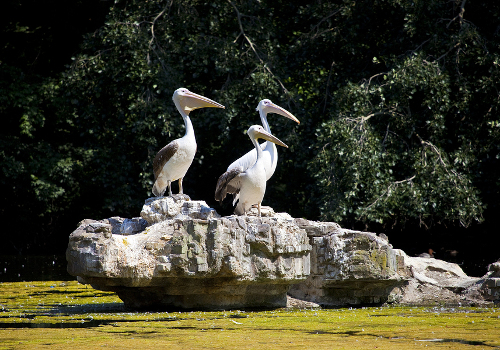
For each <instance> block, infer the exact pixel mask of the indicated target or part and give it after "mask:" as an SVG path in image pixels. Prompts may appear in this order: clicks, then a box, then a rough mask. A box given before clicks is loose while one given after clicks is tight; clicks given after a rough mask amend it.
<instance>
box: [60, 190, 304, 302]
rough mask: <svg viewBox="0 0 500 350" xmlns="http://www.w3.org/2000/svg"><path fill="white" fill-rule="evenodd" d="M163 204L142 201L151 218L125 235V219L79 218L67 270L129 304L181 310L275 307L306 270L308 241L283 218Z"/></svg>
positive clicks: (292, 224) (295, 227) (199, 206)
mask: <svg viewBox="0 0 500 350" xmlns="http://www.w3.org/2000/svg"><path fill="white" fill-rule="evenodd" d="M169 202H170V201H169V200H168V199H167V200H154V201H149V202H147V204H146V206H147V207H148V208H146V209H143V212H142V213H141V216H142V217H143V218H146V219H150V220H151V222H155V221H158V222H156V223H154V224H152V225H150V226H147V227H145V229H144V230H142V231H138V232H136V233H135V234H133V235H127V236H124V235H123V234H121V232H122V231H123V229H122V228H123V225H124V223H125V222H126V221H125V220H119V219H117V218H112V219H106V220H102V221H92V220H85V221H84V222H82V224H81V225H80V226H79V227H78V228H77V229H76V230H75V231H74V232H73V233H72V234H71V235H70V238H69V245H68V249H67V252H66V256H67V259H68V272H69V273H70V274H72V275H74V276H78V280H79V281H80V282H81V283H87V284H91V285H92V286H93V287H94V288H96V289H100V290H109V291H114V292H116V293H117V294H118V296H119V297H120V298H121V299H122V300H123V301H124V303H125V304H126V305H127V306H129V307H131V308H151V307H167V308H184V309H193V308H196V309H227V308H243V307H247V308H248V307H283V306H286V292H287V290H288V288H289V286H290V284H293V283H298V282H300V281H302V280H304V279H305V278H306V277H307V276H308V275H309V270H310V257H309V255H310V254H309V252H310V250H311V246H310V245H309V240H308V238H307V235H306V232H305V231H304V230H302V229H300V228H299V227H298V226H297V225H296V224H295V223H294V221H293V219H291V218H289V217H288V216H286V215H285V216H283V217H280V216H279V215H278V216H275V217H263V218H257V217H250V216H248V217H241V216H229V217H224V218H219V217H218V215H217V214H216V213H215V212H213V210H207V209H203V208H204V207H205V206H206V204H204V202H200V203H199V205H198V204H197V203H188V206H189V208H198V209H200V210H194V211H185V212H182V209H179V210H172V212H171V213H168V208H167V206H166V205H165V204H168V205H170V204H171V203H169ZM175 204H176V203H174V205H175ZM151 207H153V208H151ZM177 207H178V208H184V207H185V204H184V203H181V204H180V205H177ZM158 208H160V209H158ZM161 208H163V209H161ZM165 208H167V209H165ZM153 209H154V210H153ZM208 209H209V208H208ZM155 211H156V212H155ZM160 211H161V213H159V212H160ZM145 212H148V213H150V214H149V215H143V214H144V213H145ZM151 213H152V214H151ZM204 213H208V216H206V217H207V219H200V218H199V217H200V215H204ZM155 215H156V216H155ZM159 215H164V217H163V218H162V220H163V221H161V220H159V219H157V216H159ZM193 217H194V218H193ZM118 226H119V227H118Z"/></svg>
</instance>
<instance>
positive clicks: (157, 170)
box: [152, 88, 226, 197]
mask: <svg viewBox="0 0 500 350" xmlns="http://www.w3.org/2000/svg"><path fill="white" fill-rule="evenodd" d="M172 100H173V101H174V103H175V106H176V107H177V110H178V111H179V113H180V114H181V115H182V118H183V119H184V125H185V126H186V134H185V135H184V136H183V137H181V138H180V139H176V140H174V141H172V142H170V143H169V144H168V145H166V146H165V147H163V148H162V149H161V150H160V152H158V153H157V154H156V156H155V159H154V160H153V172H154V175H155V183H154V185H153V189H152V192H153V194H154V195H155V196H156V197H161V196H163V194H164V193H165V190H166V188H167V186H168V194H169V196H172V188H171V183H172V181H175V180H179V194H183V190H182V179H183V178H184V176H185V175H186V173H187V171H188V169H189V167H190V166H191V163H192V162H193V159H194V155H195V153H196V149H197V146H196V138H195V136H194V129H193V124H192V123H191V119H189V113H190V112H191V111H193V110H195V109H197V108H204V107H215V108H226V107H224V106H223V105H221V104H220V103H217V102H215V101H212V100H211V99H209V98H206V97H204V96H201V95H198V94H195V93H193V92H191V91H189V90H188V89H185V88H180V89H177V90H175V91H174V95H173V96H172Z"/></svg>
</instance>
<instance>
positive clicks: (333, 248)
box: [289, 219, 408, 307]
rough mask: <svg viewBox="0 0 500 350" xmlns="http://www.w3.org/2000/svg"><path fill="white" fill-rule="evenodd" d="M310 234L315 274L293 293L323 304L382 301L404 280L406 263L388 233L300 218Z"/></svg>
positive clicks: (312, 271) (340, 304) (313, 272)
mask: <svg viewBox="0 0 500 350" xmlns="http://www.w3.org/2000/svg"><path fill="white" fill-rule="evenodd" d="M295 222H296V223H297V224H298V225H299V227H301V228H303V229H305V230H306V231H307V233H308V235H309V237H310V240H311V245H312V247H313V249H312V251H311V275H310V276H309V277H308V278H307V279H306V281H305V282H302V283H300V284H297V285H294V286H292V287H291V289H290V292H289V294H290V295H291V296H292V297H294V298H297V299H302V300H307V301H310V302H314V303H317V304H320V305H321V306H327V307H328V306H345V305H360V304H378V303H383V302H386V301H388V300H390V295H391V291H392V290H393V289H394V288H395V287H397V286H399V285H401V284H402V283H404V281H405V279H406V278H407V277H408V271H406V270H405V268H404V266H402V264H401V261H400V259H398V256H397V255H396V253H395V251H394V250H393V249H392V246H391V245H390V244H389V243H388V241H387V237H386V236H385V235H381V236H377V235H376V234H374V233H369V232H360V231H352V230H346V229H342V228H340V226H339V225H338V224H336V223H329V222H323V223H318V222H313V221H308V220H304V219H296V220H295Z"/></svg>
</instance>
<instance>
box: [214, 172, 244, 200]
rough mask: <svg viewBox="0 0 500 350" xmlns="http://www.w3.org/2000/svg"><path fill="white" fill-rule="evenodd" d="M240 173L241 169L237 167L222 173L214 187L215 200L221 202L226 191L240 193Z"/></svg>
mask: <svg viewBox="0 0 500 350" xmlns="http://www.w3.org/2000/svg"><path fill="white" fill-rule="evenodd" d="M242 173H243V170H242V169H241V168H240V167H238V168H234V169H231V170H229V171H226V172H225V173H224V174H222V175H221V176H220V177H219V181H217V187H216V188H215V200H217V201H219V202H222V201H223V200H224V198H226V195H227V194H228V193H233V194H238V193H240V188H241V174H242Z"/></svg>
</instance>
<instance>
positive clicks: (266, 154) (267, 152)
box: [227, 99, 300, 205]
mask: <svg viewBox="0 0 500 350" xmlns="http://www.w3.org/2000/svg"><path fill="white" fill-rule="evenodd" d="M256 110H257V111H258V112H259V115H260V120H261V122H262V126H263V127H264V130H265V131H267V132H268V133H271V128H270V127H269V123H268V121H267V114H268V113H276V114H280V115H282V116H284V117H286V118H289V119H291V120H293V121H295V122H297V123H298V124H300V121H299V120H298V119H297V118H295V116H294V115H293V114H292V113H290V112H288V111H287V110H286V109H284V108H281V107H280V106H278V105H276V104H274V103H273V102H272V101H271V100H268V99H264V100H262V101H260V102H259V104H258V105H257V108H256ZM260 148H261V149H262V151H263V153H262V159H263V163H264V168H265V170H266V181H267V180H269V179H270V178H271V176H273V174H274V171H275V170H276V165H277V164H278V150H277V149H276V145H275V144H274V143H273V142H267V141H266V142H264V143H263V144H261V145H260ZM256 160H257V150H256V149H255V148H254V149H252V150H250V151H249V152H248V153H246V154H245V155H243V156H242V157H240V158H238V159H237V160H235V161H234V162H232V163H231V164H230V165H229V166H228V167H227V171H230V170H231V169H238V168H239V169H242V171H245V170H247V169H249V168H250V167H251V166H252V165H254V164H255V162H256ZM238 198H239V195H238V194H236V195H234V199H233V205H234V204H236V202H237V201H238Z"/></svg>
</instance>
